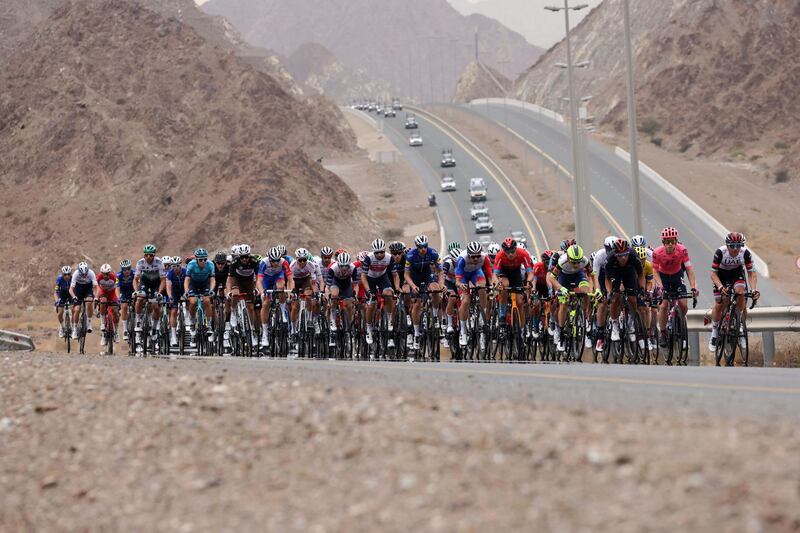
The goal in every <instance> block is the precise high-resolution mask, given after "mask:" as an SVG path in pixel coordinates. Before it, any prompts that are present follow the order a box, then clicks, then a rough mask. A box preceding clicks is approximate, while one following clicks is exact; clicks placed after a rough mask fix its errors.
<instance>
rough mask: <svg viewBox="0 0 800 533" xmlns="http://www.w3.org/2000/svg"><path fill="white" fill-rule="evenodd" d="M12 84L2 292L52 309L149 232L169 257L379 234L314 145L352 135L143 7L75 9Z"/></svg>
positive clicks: (8, 89)
mask: <svg viewBox="0 0 800 533" xmlns="http://www.w3.org/2000/svg"><path fill="white" fill-rule="evenodd" d="M0 87H3V90H2V91H0V152H2V153H3V157H2V158H1V159H0V188H2V190H3V194H2V195H0V218H2V220H3V223H4V225H5V227H6V228H7V230H6V231H7V235H9V236H10V237H11V238H7V239H3V240H2V241H0V258H4V259H0V301H9V300H10V299H12V298H15V301H16V302H18V303H28V302H32V301H34V300H36V301H37V303H41V297H42V296H43V295H44V293H46V292H47V291H48V290H49V282H50V278H51V277H52V275H53V273H54V272H56V271H57V268H58V265H59V264H62V263H74V262H76V261H78V260H81V259H83V258H88V259H89V260H90V261H92V262H93V264H94V265H95V266H98V265H99V263H100V262H106V261H108V262H112V263H115V262H117V261H119V259H120V258H121V257H123V256H131V255H133V254H136V253H137V252H138V251H139V250H140V247H141V245H142V243H144V242H149V241H153V242H156V243H157V244H158V245H159V246H160V249H161V251H162V252H164V253H167V254H178V253H185V252H187V251H189V250H191V249H193V248H194V247H195V246H197V245H199V244H203V245H205V246H207V247H209V248H211V249H215V248H218V247H224V246H229V245H230V244H231V242H232V241H234V240H236V241H239V240H242V239H248V240H250V242H251V243H252V244H253V245H255V246H256V249H258V250H259V251H261V250H263V248H264V247H265V246H266V245H267V243H270V242H272V243H274V242H275V241H278V240H285V241H287V244H291V243H292V242H297V241H300V242H302V243H303V244H307V245H309V246H313V245H317V244H319V243H320V241H321V240H322V239H342V240H343V237H342V236H341V235H337V234H336V233H337V231H339V230H338V229H337V228H361V227H364V228H371V223H370V222H369V220H368V219H367V217H366V215H365V214H364V212H363V210H362V208H361V206H360V204H359V203H358V200H357V198H356V196H355V195H354V194H353V193H352V192H351V191H350V189H348V188H347V186H346V185H345V184H344V183H343V182H342V181H341V180H340V179H339V178H338V177H337V176H336V175H334V174H332V173H330V172H328V171H326V170H325V169H324V168H323V167H322V166H321V165H320V164H319V163H317V162H315V161H314V159H313V157H309V155H308V153H307V152H308V151H310V150H312V148H311V147H312V146H314V145H316V144H320V143H321V144H326V145H336V144H337V143H339V142H341V141H342V139H341V138H340V135H341V132H340V130H339V129H337V128H335V127H334V126H333V125H331V124H328V125H327V127H326V128H323V127H322V126H323V125H324V124H321V123H313V122H309V121H308V120H307V116H308V114H309V112H308V108H307V106H306V104H305V103H304V102H301V101H299V100H297V99H296V98H294V97H293V96H292V95H291V94H289V93H288V92H287V91H286V90H285V89H284V88H283V87H282V86H281V84H280V83H278V82H277V81H276V80H275V79H274V78H273V77H271V76H270V75H268V74H266V73H264V72H261V71H259V70H256V69H255V68H254V67H253V66H252V65H250V64H247V63H246V62H244V61H243V60H242V59H240V58H239V57H237V56H236V55H234V54H232V53H231V52H229V51H226V50H223V49H221V48H220V47H218V46H213V45H211V44H210V43H208V42H207V41H206V40H205V39H203V38H202V37H201V36H200V35H198V33H197V32H196V31H194V30H193V29H192V28H191V27H189V26H188V25H186V24H184V23H182V22H180V21H179V20H177V19H176V18H169V19H167V18H164V17H163V16H161V15H160V14H158V13H156V12H154V11H152V10H150V9H147V8H145V7H142V6H141V5H140V4H138V3H135V2H119V1H117V0H71V1H68V2H66V3H64V4H62V5H60V6H59V7H57V8H56V9H55V10H54V11H53V13H52V14H51V16H50V18H49V19H48V20H47V21H46V22H45V23H44V24H43V25H41V26H39V28H38V29H37V30H36V31H35V32H34V33H33V34H31V35H30V36H29V37H28V38H27V39H26V40H25V41H24V42H22V43H21V44H20V45H19V46H17V47H16V49H15V51H14V52H13V54H12V55H11V56H10V57H8V58H7V60H6V61H5V63H4V64H3V68H2V69H0ZM303 148H306V150H304V149H303ZM331 191H337V192H336V195H335V196H334V195H332V194H331ZM21 199H24V201H22V203H20V200H21ZM334 214H335V215H334ZM333 216H335V219H334V218H333ZM334 221H335V224H334ZM343 231H344V230H343V229H342V230H341V232H343ZM341 232H340V233H341ZM27 258H29V259H27ZM12 263H13V265H12Z"/></svg>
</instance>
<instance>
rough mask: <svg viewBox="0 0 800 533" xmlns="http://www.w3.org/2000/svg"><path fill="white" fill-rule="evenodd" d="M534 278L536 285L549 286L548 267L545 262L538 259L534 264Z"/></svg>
mask: <svg viewBox="0 0 800 533" xmlns="http://www.w3.org/2000/svg"><path fill="white" fill-rule="evenodd" d="M533 280H534V281H535V282H536V285H541V286H547V267H546V266H545V264H544V262H542V261H537V262H536V263H534V264H533Z"/></svg>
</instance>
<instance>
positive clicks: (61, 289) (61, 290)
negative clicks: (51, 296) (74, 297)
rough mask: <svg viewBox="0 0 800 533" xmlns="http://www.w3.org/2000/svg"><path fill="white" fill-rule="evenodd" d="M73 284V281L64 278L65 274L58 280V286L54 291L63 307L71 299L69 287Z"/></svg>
mask: <svg viewBox="0 0 800 533" xmlns="http://www.w3.org/2000/svg"><path fill="white" fill-rule="evenodd" d="M71 283H72V279H67V278H65V277H64V274H60V275H59V276H58V277H57V278H56V286H55V287H54V288H53V291H54V292H55V293H56V294H57V295H58V303H57V305H58V304H60V305H63V304H65V303H66V302H68V301H69V300H70V299H71V296H70V295H69V286H70V284H71Z"/></svg>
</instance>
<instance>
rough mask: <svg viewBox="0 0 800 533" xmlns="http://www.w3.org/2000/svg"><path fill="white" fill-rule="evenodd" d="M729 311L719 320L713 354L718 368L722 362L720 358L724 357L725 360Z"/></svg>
mask: <svg viewBox="0 0 800 533" xmlns="http://www.w3.org/2000/svg"><path fill="white" fill-rule="evenodd" d="M730 319H731V318H730V310H728V311H726V312H725V315H724V316H723V317H722V320H720V323H719V327H718V329H717V348H716V350H715V352H714V359H715V363H716V366H720V362H722V358H723V357H725V358H726V360H727V356H726V353H727V347H726V346H727V344H728V342H727V339H728V326H729V324H730Z"/></svg>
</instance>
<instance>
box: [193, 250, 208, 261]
mask: <svg viewBox="0 0 800 533" xmlns="http://www.w3.org/2000/svg"><path fill="white" fill-rule="evenodd" d="M194 256H195V258H197V259H208V250H206V249H205V248H198V249H197V250H195V251H194Z"/></svg>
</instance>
